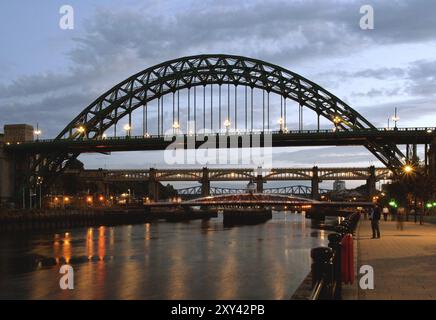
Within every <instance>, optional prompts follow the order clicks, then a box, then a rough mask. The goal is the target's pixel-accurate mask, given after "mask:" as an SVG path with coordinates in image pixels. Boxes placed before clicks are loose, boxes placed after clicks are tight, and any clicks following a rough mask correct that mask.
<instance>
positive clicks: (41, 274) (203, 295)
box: [0, 213, 327, 299]
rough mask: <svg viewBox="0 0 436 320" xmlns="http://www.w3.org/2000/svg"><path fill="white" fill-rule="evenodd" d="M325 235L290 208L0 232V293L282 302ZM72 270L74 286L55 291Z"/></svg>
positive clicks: (42, 296)
mask: <svg viewBox="0 0 436 320" xmlns="http://www.w3.org/2000/svg"><path fill="white" fill-rule="evenodd" d="M326 238H327V233H326V232H325V231H322V230H320V231H318V230H314V229H311V228H310V222H309V221H307V220H306V219H305V218H304V217H303V216H301V215H299V214H293V213H274V215H273V219H272V220H270V221H268V222H267V223H264V224H260V225H252V226H240V227H233V228H224V227H223V225H222V218H221V217H219V218H216V219H211V220H209V221H207V220H205V221H199V220H196V221H190V222H179V223H168V222H156V223H147V224H142V225H133V226H132V225H129V226H116V227H103V226H101V227H99V228H77V229H70V230H60V231H58V232H56V233H54V232H48V231H45V232H37V233H13V234H12V233H10V234H3V235H1V236H0V257H1V260H0V261H1V262H0V274H1V278H0V298H1V299H5V298H18V299H289V298H290V296H291V295H292V293H293V292H294V291H295V289H296V288H297V287H298V285H299V284H300V283H301V281H302V280H303V278H304V277H305V276H306V275H307V273H308V272H309V268H310V263H311V262H310V249H311V248H313V247H316V246H319V245H326V243H327V240H326ZM64 263H70V264H71V265H72V266H73V268H74V271H75V272H74V277H75V289H74V290H61V289H60V288H59V279H60V277H61V275H60V274H59V268H60V265H61V264H64Z"/></svg>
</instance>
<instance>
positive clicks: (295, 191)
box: [176, 185, 331, 197]
mask: <svg viewBox="0 0 436 320" xmlns="http://www.w3.org/2000/svg"><path fill="white" fill-rule="evenodd" d="M176 191H177V193H178V194H179V195H181V196H201V195H202V187H201V186H194V187H188V188H180V189H176ZM329 191H331V190H328V189H319V193H320V194H323V193H327V192H329ZM246 192H247V190H246V189H243V188H224V187H210V194H211V195H212V196H215V195H223V194H242V193H246ZM263 193H265V194H285V195H296V196H303V197H309V196H311V195H312V188H311V187H309V186H304V185H295V186H284V187H277V188H264V189H263Z"/></svg>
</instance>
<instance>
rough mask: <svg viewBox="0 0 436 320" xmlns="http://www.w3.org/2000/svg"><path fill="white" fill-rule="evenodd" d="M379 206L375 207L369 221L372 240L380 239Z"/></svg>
mask: <svg viewBox="0 0 436 320" xmlns="http://www.w3.org/2000/svg"><path fill="white" fill-rule="evenodd" d="M380 217H381V210H380V206H379V205H376V206H375V208H374V210H373V212H372V214H371V216H370V217H369V219H370V220H371V229H372V239H380Z"/></svg>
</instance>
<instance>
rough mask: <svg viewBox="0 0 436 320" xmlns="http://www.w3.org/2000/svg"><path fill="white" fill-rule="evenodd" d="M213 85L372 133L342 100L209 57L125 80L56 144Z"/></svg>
mask: <svg viewBox="0 0 436 320" xmlns="http://www.w3.org/2000/svg"><path fill="white" fill-rule="evenodd" d="M215 84H217V85H223V84H231V85H235V86H238V85H241V86H248V87H250V88H252V89H253V88H257V89H261V90H265V91H267V92H268V93H275V94H278V95H280V96H282V97H283V98H284V99H291V100H294V101H296V102H297V103H298V104H299V105H300V106H301V107H305V108H308V109H310V110H313V111H314V112H316V114H317V115H318V117H324V118H326V119H328V120H329V121H331V122H332V123H334V124H335V125H336V127H338V128H340V129H341V130H346V131H347V130H348V131H353V130H359V129H374V130H376V128H375V127H374V126H373V125H372V124H371V123H370V122H369V121H368V120H366V119H365V118H364V117H363V116H362V115H360V114H359V113H358V112H357V111H356V110H354V109H353V108H351V107H350V106H349V105H347V104H346V103H345V102H344V101H342V100H340V99H339V98H338V97H336V96H335V95H333V94H332V93H330V92H328V91H327V90H325V89H323V88H322V87H321V86H319V85H317V84H316V83H314V82H312V81H310V80H308V79H306V78H304V77H302V76H300V75H298V74H296V73H294V72H292V71H290V70H287V69H285V68H282V67H280V66H277V65H274V64H271V63H268V62H265V61H261V60H256V59H251V58H247V57H241V56H232V55H222V54H216V55H215V54H214V55H197V56H189V57H183V58H179V59H175V60H171V61H166V62H163V63H160V64H158V65H156V66H153V67H150V68H148V69H145V70H143V71H141V72H139V73H137V74H135V75H133V76H131V77H129V78H127V79H126V80H124V81H122V82H121V83H119V84H117V85H116V86H114V87H113V88H111V89H110V90H108V91H107V92H105V93H104V94H103V95H101V96H100V97H99V98H97V99H96V100H95V101H94V102H92V103H91V104H90V105H89V106H88V107H86V108H85V109H84V110H83V111H82V112H81V113H80V114H79V115H78V116H77V117H76V118H74V119H73V120H72V121H71V122H70V123H69V124H68V125H67V126H66V127H65V128H64V129H63V130H62V131H61V132H60V134H59V135H58V136H57V139H80V138H84V137H86V138H87V139H99V138H101V137H102V135H103V133H104V132H105V131H106V130H107V129H109V128H110V127H112V126H114V125H116V124H117V122H118V121H119V120H120V119H122V118H124V117H126V116H129V117H131V115H132V112H133V111H134V110H135V109H137V108H139V107H141V106H146V105H147V103H149V102H151V101H153V100H155V99H159V98H161V97H163V96H165V95H167V94H170V93H175V92H177V91H179V90H183V89H186V88H192V87H196V86H206V85H215ZM156 109H157V108H156ZM155 112H157V110H155ZM338 119H339V120H338ZM365 147H366V148H367V149H368V150H369V151H370V152H371V153H373V154H374V155H375V156H376V157H377V158H378V159H379V160H380V161H381V162H382V163H384V164H385V165H386V166H387V167H390V168H399V167H401V166H402V164H403V161H402V158H403V154H402V153H401V151H400V150H399V149H398V148H397V147H396V146H395V145H393V144H384V145H379V144H376V143H369V142H368V144H366V145H365ZM78 155H79V154H78V153H57V154H50V155H49V156H45V157H41V158H39V159H38V161H37V162H36V163H35V168H34V169H35V170H34V171H36V172H37V173H36V175H45V174H48V173H54V172H58V171H61V170H63V169H64V168H65V167H66V166H67V165H68V162H69V161H70V160H71V159H75V158H76V157H77V156H78Z"/></svg>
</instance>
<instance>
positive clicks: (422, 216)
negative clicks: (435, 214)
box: [416, 208, 424, 225]
mask: <svg viewBox="0 0 436 320" xmlns="http://www.w3.org/2000/svg"><path fill="white" fill-rule="evenodd" d="M416 214H417V215H418V218H419V224H420V225H422V224H423V219H424V210H422V209H421V208H418V209H417V210H416Z"/></svg>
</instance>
